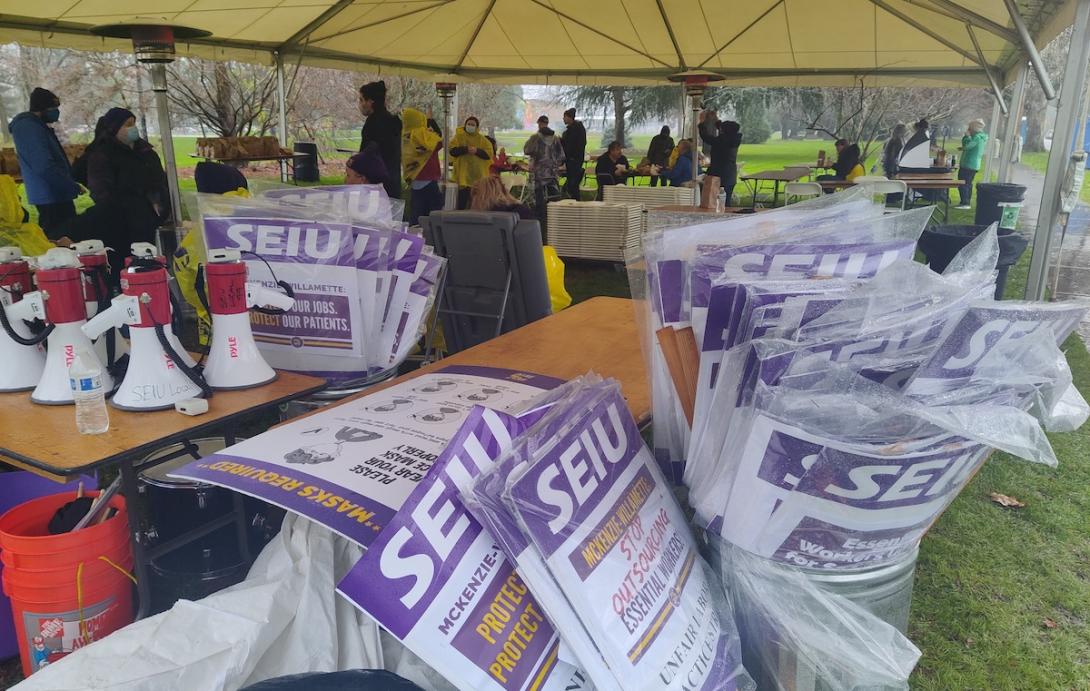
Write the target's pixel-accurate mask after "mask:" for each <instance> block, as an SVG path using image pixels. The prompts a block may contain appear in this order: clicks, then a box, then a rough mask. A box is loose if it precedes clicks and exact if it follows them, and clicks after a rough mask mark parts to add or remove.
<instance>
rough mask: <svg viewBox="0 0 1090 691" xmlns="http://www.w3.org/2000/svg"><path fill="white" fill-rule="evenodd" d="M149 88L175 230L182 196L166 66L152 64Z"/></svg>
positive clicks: (178, 224)
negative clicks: (175, 153) (153, 93)
mask: <svg viewBox="0 0 1090 691" xmlns="http://www.w3.org/2000/svg"><path fill="white" fill-rule="evenodd" d="M149 67H150V68H151V88H152V90H153V91H154V92H155V110H156V111H158V113H159V145H160V146H161V147H162V148H163V166H164V167H165V168H166V173H167V191H168V192H169V194H170V217H171V221H172V222H173V224H174V227H175V228H177V227H179V226H181V225H182V195H181V193H180V192H179V190H178V164H177V163H176V162H175V161H174V138H173V135H172V128H171V126H170V101H169V100H168V99H167V66H166V65H164V64H163V63H161V62H158V63H152V64H151V65H150V66H149Z"/></svg>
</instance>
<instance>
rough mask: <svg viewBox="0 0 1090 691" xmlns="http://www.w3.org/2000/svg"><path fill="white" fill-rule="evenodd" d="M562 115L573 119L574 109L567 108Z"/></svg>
mask: <svg viewBox="0 0 1090 691" xmlns="http://www.w3.org/2000/svg"><path fill="white" fill-rule="evenodd" d="M564 115H567V116H568V117H569V118H571V119H572V120H574V119H575V108H568V109H567V110H565V111H564Z"/></svg>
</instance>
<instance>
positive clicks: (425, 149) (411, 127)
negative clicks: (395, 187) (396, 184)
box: [401, 108, 443, 182]
mask: <svg viewBox="0 0 1090 691" xmlns="http://www.w3.org/2000/svg"><path fill="white" fill-rule="evenodd" d="M442 141H443V137H442V136H440V135H439V134H437V133H436V132H435V131H433V130H432V129H430V128H429V127H428V118H427V116H426V115H424V114H423V113H421V112H420V111H419V110H417V109H416V108H406V109H405V110H404V111H402V113H401V172H402V174H403V175H404V176H405V180H406V181H408V182H412V181H413V180H415V179H416V176H417V175H419V174H420V171H421V170H422V169H423V168H424V164H425V163H427V162H428V159H429V158H431V157H432V154H434V153H435V149H436V147H438V146H439V144H440V143H442Z"/></svg>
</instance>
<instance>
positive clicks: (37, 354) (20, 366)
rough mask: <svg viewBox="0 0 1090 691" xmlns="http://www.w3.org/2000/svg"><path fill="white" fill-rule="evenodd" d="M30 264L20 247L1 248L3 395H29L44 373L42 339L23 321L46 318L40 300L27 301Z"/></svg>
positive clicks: (0, 362) (0, 368) (0, 369)
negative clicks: (15, 392)
mask: <svg viewBox="0 0 1090 691" xmlns="http://www.w3.org/2000/svg"><path fill="white" fill-rule="evenodd" d="M32 288H33V286H32V285H31V282H30V264H28V263H27V262H26V261H25V260H24V259H23V253H22V252H21V251H20V250H19V248H18V247H0V312H2V314H0V318H2V321H3V328H2V329H0V392H9V391H29V390H30V389H33V388H34V387H35V386H37V385H38V381H39V380H40V379H41V378H42V371H43V370H44V369H45V348H44V347H43V346H42V339H36V338H34V336H33V335H32V334H31V333H30V329H28V328H27V326H26V324H24V323H23V322H24V321H30V320H32V319H34V318H36V317H44V316H45V307H44V306H43V305H42V303H41V300H40V296H39V299H38V300H36V301H35V300H24V299H23V295H24V294H26V293H29V292H31V289H32Z"/></svg>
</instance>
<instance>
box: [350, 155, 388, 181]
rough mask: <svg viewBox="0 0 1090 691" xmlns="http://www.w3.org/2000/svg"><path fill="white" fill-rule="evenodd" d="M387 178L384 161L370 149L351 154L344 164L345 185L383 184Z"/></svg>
mask: <svg viewBox="0 0 1090 691" xmlns="http://www.w3.org/2000/svg"><path fill="white" fill-rule="evenodd" d="M388 178H389V173H388V172H387V171H386V162H385V161H383V160H382V157H381V156H380V155H379V154H378V153H377V152H376V151H373V150H371V149H368V150H366V151H361V152H359V153H358V154H353V155H352V157H351V158H349V159H348V163H347V164H345V169H344V184H346V185H385V184H386V181H387V179H388Z"/></svg>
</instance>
